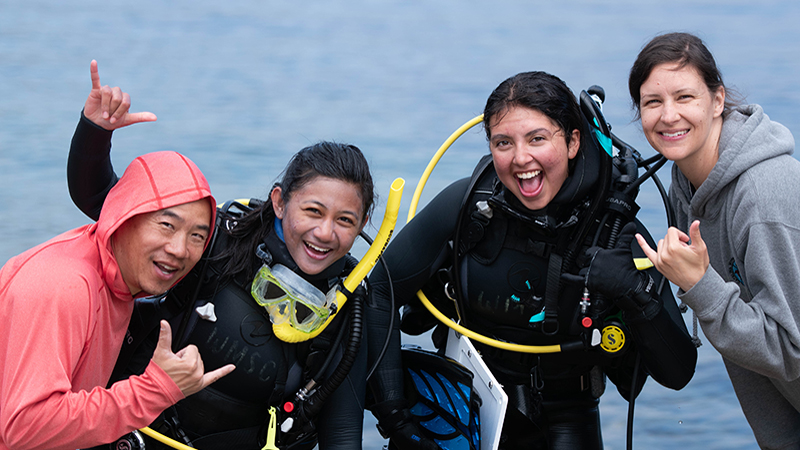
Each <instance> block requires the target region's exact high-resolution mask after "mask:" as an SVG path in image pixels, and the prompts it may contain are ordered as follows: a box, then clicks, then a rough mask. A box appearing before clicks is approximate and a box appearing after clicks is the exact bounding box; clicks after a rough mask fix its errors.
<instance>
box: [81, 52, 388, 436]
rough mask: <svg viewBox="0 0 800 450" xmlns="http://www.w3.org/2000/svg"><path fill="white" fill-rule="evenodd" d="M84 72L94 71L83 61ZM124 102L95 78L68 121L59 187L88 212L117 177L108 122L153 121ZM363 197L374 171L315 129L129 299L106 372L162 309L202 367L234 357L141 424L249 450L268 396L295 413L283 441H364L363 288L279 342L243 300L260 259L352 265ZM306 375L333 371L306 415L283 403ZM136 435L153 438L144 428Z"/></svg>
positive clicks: (145, 338)
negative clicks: (258, 189)
mask: <svg viewBox="0 0 800 450" xmlns="http://www.w3.org/2000/svg"><path fill="white" fill-rule="evenodd" d="M92 75H93V77H97V76H98V75H97V72H96V67H95V66H94V65H93V71H92ZM97 85H99V81H98V83H97ZM129 106H130V100H129V98H128V97H127V94H124V93H122V91H121V90H119V89H118V88H114V89H111V88H108V87H103V88H101V89H93V91H92V93H91V94H90V96H89V98H88V100H87V102H86V105H85V107H84V111H83V114H82V116H81V120H80V123H79V125H78V127H77V130H76V131H75V135H74V137H73V141H72V147H71V149H70V158H69V164H68V179H69V185H70V193H71V195H72V197H73V200H74V201H75V203H76V204H77V205H78V207H79V208H80V209H81V210H82V211H84V212H85V213H86V214H87V215H89V216H90V217H93V218H97V216H98V215H99V211H100V208H101V206H102V202H103V199H104V198H105V194H106V193H107V191H108V189H110V187H111V186H113V185H114V183H115V182H116V180H117V176H116V175H115V174H114V171H113V167H112V166H111V161H110V150H111V134H112V131H113V130H114V129H116V128H119V127H122V126H126V125H129V124H132V123H137V122H139V121H148V120H155V117H154V116H152V115H151V114H149V113H137V114H133V113H129V112H128V108H129ZM112 119H113V121H112ZM372 206H373V183H372V177H371V174H370V171H369V166H368V165H367V162H366V160H365V159H364V156H363V155H362V153H361V151H360V150H359V149H358V148H356V147H355V146H352V145H345V144H337V143H330V142H321V143H318V144H315V145H312V146H309V147H306V148H304V149H303V150H301V151H300V152H298V153H297V154H295V155H294V156H293V157H292V159H291V161H290V162H289V165H288V166H287V167H286V169H285V170H284V174H283V178H282V179H281V181H280V182H279V183H277V184H276V185H275V186H274V187H273V189H272V191H271V193H270V198H269V199H268V200H267V201H264V202H260V201H251V202H250V204H249V206H246V205H238V206H235V207H233V208H227V207H223V208H220V210H219V214H218V216H219V222H218V227H217V230H219V232H218V233H217V234H216V236H215V238H214V243H213V244H211V245H210V246H209V249H208V250H207V251H206V254H205V255H204V258H203V260H201V262H200V263H198V264H197V266H196V267H195V269H194V270H193V271H192V272H190V273H189V275H187V276H186V278H184V279H183V280H181V282H180V283H179V284H178V285H177V286H176V287H175V288H174V289H173V290H172V291H171V292H170V293H168V294H167V296H166V298H165V299H163V301H160V300H150V301H147V302H141V304H138V305H137V309H136V310H135V312H134V317H133V319H132V321H131V327H130V328H129V338H128V340H127V342H126V344H125V345H124V346H123V349H122V350H121V353H120V358H119V360H118V362H117V366H116V368H115V371H114V375H112V378H113V377H117V378H120V377H125V376H128V375H130V374H131V373H136V372H137V371H138V370H139V369H140V367H141V368H143V367H144V366H143V365H142V364H146V362H147V361H149V359H150V358H151V356H152V350H153V348H154V345H155V342H156V341H153V336H154V334H153V333H151V332H150V328H151V327H152V326H153V324H158V319H159V318H166V319H168V320H169V321H170V323H171V327H172V330H173V334H174V337H173V342H174V344H175V345H180V346H184V345H187V344H194V345H196V346H197V347H198V349H199V351H200V353H201V355H202V356H203V361H204V364H205V367H206V369H207V370H208V369H211V368H215V367H220V366H223V365H225V364H229V363H233V364H235V365H236V369H235V370H234V371H233V372H232V373H231V374H230V375H229V376H228V378H227V380H226V381H227V382H226V383H224V384H223V383H219V382H218V383H217V384H216V385H215V386H214V389H205V390H203V391H202V392H201V393H200V394H198V395H195V396H192V397H189V398H186V399H184V400H182V401H181V402H179V403H178V404H177V405H176V406H175V407H174V408H172V409H170V410H167V411H166V412H165V413H164V414H163V415H162V417H161V418H160V420H159V421H157V422H155V423H154V424H153V425H152V426H151V428H153V429H156V430H157V431H159V432H162V433H164V434H165V435H167V436H168V437H171V438H173V439H176V440H178V441H179V442H184V443H187V444H190V445H193V446H195V447H197V448H201V449H207V450H208V449H227V448H240V449H248V448H252V449H260V448H262V447H263V446H264V444H265V441H266V439H267V433H268V429H267V426H268V423H269V419H270V414H271V413H270V408H271V407H276V409H275V410H274V414H277V424H278V428H280V425H282V424H284V422H285V420H286V419H287V418H288V417H290V416H291V417H292V419H293V421H294V427H293V428H292V429H291V430H290V432H289V433H283V432H280V431H277V436H276V439H277V441H276V444H277V445H279V446H280V448H281V449H286V448H299V449H305V448H312V447H313V446H314V445H315V444H316V443H317V441H318V443H319V446H320V448H322V449H355V448H361V439H362V432H361V431H362V423H363V406H364V391H365V383H366V380H365V379H366V376H365V375H366V346H361V348H362V350H363V351H359V350H358V349H359V346H358V341H357V338H354V337H353V336H356V331H354V329H356V328H359V329H360V327H361V324H360V323H356V321H357V320H358V321H360V318H358V319H357V318H356V316H355V315H352V316H351V311H350V310H351V309H354V308H355V307H356V304H358V303H359V302H363V301H364V298H363V297H364V296H365V292H364V291H363V288H359V289H357V290H356V291H355V293H354V295H353V298H351V299H350V301H348V302H347V303H346V304H345V305H344V307H343V309H342V311H341V312H340V313H339V314H337V315H336V318H335V319H334V320H333V322H331V324H330V326H328V327H327V328H326V329H325V331H323V332H322V333H321V334H320V335H319V336H318V337H316V338H314V339H311V340H307V341H305V342H301V343H294V344H288V343H286V342H283V341H281V340H279V339H278V338H277V337H276V336H275V335H273V329H272V324H271V323H270V316H269V314H268V313H267V311H266V310H265V308H264V307H262V306H259V305H258V304H257V303H256V301H254V297H253V296H252V295H251V285H252V283H253V279H254V277H255V276H256V274H257V272H259V269H260V268H261V267H262V265H264V264H268V265H270V266H272V268H273V273H277V272H276V271H275V269H274V268H275V265H276V264H281V265H283V266H285V267H288V268H289V269H290V270H291V271H293V272H294V273H296V274H298V275H300V276H301V277H302V278H303V279H305V280H306V281H308V282H310V283H311V284H312V285H313V286H314V287H315V288H317V289H319V290H320V291H321V292H322V293H323V294H324V293H326V292H328V291H329V290H330V289H331V288H332V287H334V286H335V285H337V284H338V283H339V282H340V281H341V280H342V279H343V277H344V276H346V275H347V274H348V273H349V271H351V270H352V269H353V267H354V266H355V263H356V262H357V261H355V259H354V258H353V257H352V256H350V255H349V254H348V252H349V250H350V248H351V246H352V245H353V242H354V240H355V239H356V236H357V235H358V234H359V233H360V232H361V230H362V228H363V227H364V224H365V223H366V221H367V219H368V216H369V214H370V213H371V210H372ZM270 259H271V261H269V260H270ZM359 297H360V298H359ZM207 304H212V305H213V316H215V317H212V314H210V313H209V307H208V306H206V307H205V308H203V309H200V310H198V309H197V307H199V306H204V305H207ZM351 317H352V318H351ZM154 330H155V333H156V335H157V332H158V331H157V327H156V328H154ZM358 333H360V331H359V332H358ZM353 346H355V347H353ZM329 355H333V359H332V360H331V361H327V357H328V356H329ZM344 360H347V363H348V364H351V365H352V366H351V368H350V370H349V373H348V372H347V371H346V370H343V369H342V368H341V367H344V366H343V364H344V363H343V362H341V361H344ZM340 362H341V363H340ZM340 366H341V367H340ZM337 370H339V372H336V371H337ZM319 374H321V377H317V376H316V375H319ZM332 374H333V375H332ZM312 376H315V380H316V381H317V382H320V383H321V384H322V385H323V386H325V382H326V380H328V379H331V378H335V377H338V379H339V382H340V384H338V387H335V385H332V386H334V387H332V388H330V389H334V390H333V391H332V392H329V393H328V395H329V397H328V398H327V401H325V402H324V403H321V405H322V406H321V409H320V407H319V403H318V404H316V405H315V406H313V407H312V408H311V409H313V410H314V411H315V412H318V414H316V415H315V416H313V417H310V418H308V420H307V421H306V422H307V423H303V419H304V417H299V416H298V415H302V414H305V413H306V412H305V411H306V410H303V412H302V414H300V412H298V411H299V410H300V408H299V407H298V406H297V405H298V403H295V405H293V406H294V407H295V410H294V411H289V409H291V406H288V407H287V404H286V402H287V401H293V400H295V394H296V393H297V392H298V390H300V389H301V388H302V387H303V386H304V385H305V384H306V382H307V381H308V380H309V379H310V378H311V377H312ZM342 377H343V379H342ZM113 381H114V380H113V379H112V382H113ZM329 387H330V386H329ZM319 398H320V397H319V396H317V397H316V398H315V397H314V396H313V395H312V396H311V400H316V401H318V402H319V401H320V400H319ZM314 408H316V409H314ZM292 413H293V414H294V415H292ZM304 425H305V428H303V426H304ZM301 429H303V430H304V431H303V432H302V433H297V432H299V431H300V430H301ZM146 445H147V448H148V449H150V448H162V444H160V443H158V442H155V441H153V440H149V439H148V440H147V442H146Z"/></svg>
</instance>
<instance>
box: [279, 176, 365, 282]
mask: <svg viewBox="0 0 800 450" xmlns="http://www.w3.org/2000/svg"><path fill="white" fill-rule="evenodd" d="M270 198H271V200H272V206H273V207H274V209H275V216H277V217H278V218H279V219H281V220H282V225H283V237H284V241H285V242H286V247H287V249H288V250H289V254H290V255H291V256H292V259H294V262H295V263H296V264H297V266H298V267H299V268H300V270H302V271H303V272H305V273H306V274H308V275H315V274H318V273H320V272H322V271H323V270H325V269H326V268H327V267H328V266H330V265H331V264H333V263H334V262H336V261H337V260H339V259H340V258H341V257H343V256H344V255H346V254H347V252H349V251H350V248H351V247H352V246H353V242H354V241H355V239H356V236H358V234H359V233H360V232H361V229H362V228H364V224H365V223H366V217H362V216H361V215H362V211H363V209H364V204H363V202H362V200H361V196H360V194H359V189H358V187H357V186H356V185H354V184H352V183H347V182H345V181H341V180H337V179H333V178H328V177H323V176H318V177H316V178H314V179H313V180H311V181H310V182H309V183H308V184H306V185H305V186H303V187H302V188H300V189H297V190H296V191H294V192H293V193H292V195H291V197H290V198H289V200H288V201H284V199H283V197H282V191H281V188H280V187H276V188H275V189H273V190H272V194H270Z"/></svg>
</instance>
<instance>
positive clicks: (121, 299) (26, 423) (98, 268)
mask: <svg viewBox="0 0 800 450" xmlns="http://www.w3.org/2000/svg"><path fill="white" fill-rule="evenodd" d="M204 198H207V199H208V200H209V204H210V205H211V211H212V216H211V224H210V225H211V226H213V224H214V214H215V212H216V209H215V207H214V198H213V197H212V196H211V191H210V189H209V186H208V183H207V181H206V179H205V177H203V174H202V173H201V172H200V170H199V169H198V168H197V167H196V166H195V165H194V163H192V162H191V161H190V160H189V159H187V158H186V157H184V156H182V155H180V154H178V153H175V152H157V153H150V154H147V155H144V156H140V157H138V158H136V159H135V160H134V161H133V162H132V163H131V164H130V166H128V169H127V170H126V171H125V174H124V175H123V176H122V178H120V180H119V182H118V183H117V185H116V186H115V187H114V188H113V189H112V190H111V191H110V193H109V195H108V198H107V200H106V202H105V207H104V208H103V211H102V213H101V215H100V219H99V220H98V221H97V223H95V224H92V225H86V226H83V227H80V228H76V229H74V230H72V231H68V232H66V233H64V234H61V235H59V236H56V237H55V238H53V239H51V240H49V241H47V242H45V243H44V244H41V245H38V246H36V247H34V248H32V249H30V250H28V251H26V252H24V253H22V254H20V255H18V256H15V257H13V258H11V259H10V260H9V261H8V262H7V263H6V264H5V266H3V268H2V269H0V450H4V449H15V450H21V449H45V448H46V449H75V448H83V447H91V446H94V445H99V444H103V443H108V442H112V441H114V440H116V439H117V438H119V437H120V436H122V435H124V434H125V433H128V432H130V431H132V430H134V429H137V428H141V427H144V426H147V425H148V424H150V423H151V422H152V421H153V420H154V419H155V418H156V417H157V416H158V415H159V414H160V413H161V411H163V410H164V409H165V408H167V407H169V406H170V405H173V404H175V403H176V402H177V401H178V400H181V399H182V398H183V394H182V393H181V391H180V389H179V388H178V386H177V385H176V384H175V383H174V382H173V381H172V380H171V379H170V378H169V376H167V374H166V373H165V372H164V371H163V370H161V368H160V367H158V366H157V365H156V364H155V363H153V362H150V365H149V366H148V367H147V370H146V371H145V372H144V374H142V375H140V376H135V377H131V378H129V379H127V380H123V381H120V382H117V383H115V384H114V385H112V386H111V388H110V389H106V388H105V386H106V384H107V383H108V380H109V377H110V375H111V371H112V369H113V368H114V363H115V362H116V359H117V355H118V353H119V350H120V347H121V345H122V341H123V338H124V337H125V332H126V330H127V328H128V322H129V320H130V317H131V312H132V310H133V303H134V302H133V298H132V296H131V293H130V291H129V289H128V287H127V285H126V284H125V282H124V281H123V279H122V275H121V274H120V270H119V266H118V264H117V261H116V259H115V258H114V254H113V252H112V250H111V244H110V237H111V235H112V234H113V233H114V231H115V230H117V229H118V228H119V226H120V225H121V224H122V223H124V222H125V221H126V220H128V219H130V218H131V217H133V216H134V215H137V214H142V213H148V212H153V211H158V210H161V209H164V208H169V207H172V206H177V205H180V204H184V203H189V202H193V201H196V200H200V199H204ZM212 231H213V230H212ZM209 235H210V233H209ZM206 245H207V242H206Z"/></svg>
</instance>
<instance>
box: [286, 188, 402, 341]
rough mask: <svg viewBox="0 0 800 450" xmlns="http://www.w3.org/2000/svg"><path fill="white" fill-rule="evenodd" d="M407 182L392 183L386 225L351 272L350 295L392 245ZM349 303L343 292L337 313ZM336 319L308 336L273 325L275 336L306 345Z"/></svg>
mask: <svg viewBox="0 0 800 450" xmlns="http://www.w3.org/2000/svg"><path fill="white" fill-rule="evenodd" d="M405 183H406V182H405V180H403V179H402V178H397V179H395V180H394V181H393V182H392V185H391V188H390V190H389V198H388V199H387V200H386V212H384V214H383V222H382V223H381V227H380V228H379V229H378V234H377V235H375V239H374V241H373V242H372V245H371V246H370V247H369V249H368V250H367V252H366V253H365V254H364V257H363V258H361V261H359V263H358V265H356V267H355V269H353V271H352V272H350V275H348V276H347V278H345V280H344V282H343V284H344V288H345V289H347V290H348V291H349V292H353V291H354V290H355V289H356V288H357V287H358V285H359V284H360V283H361V280H363V279H364V278H365V277H366V276H367V274H368V273H369V271H370V270H372V267H373V266H375V263H377V262H378V258H380V256H381V254H383V251H384V250H385V249H386V246H387V245H388V244H389V239H390V238H391V237H392V233H393V232H394V227H395V224H396V223H397V214H398V212H399V211H400V199H401V198H402V197H403V187H404V186H405ZM346 301H347V296H346V295H345V294H343V293H342V292H341V291H337V292H336V297H335V299H334V307H335V311H337V312H338V311H340V310H341V309H342V307H343V306H344V304H345V302H346ZM335 317H336V313H333V314H331V315H330V317H328V320H327V321H325V323H324V324H322V325H321V326H320V327H319V328H318V329H316V330H315V331H312V332H311V333H305V332H302V331H300V330H297V329H295V328H294V327H292V325H291V324H290V323H289V322H284V323H281V324H278V325H275V324H273V325H272V330H273V332H274V334H275V336H276V337H277V338H278V339H280V340H282V341H283V342H287V343H296V342H303V341H307V340H309V339H313V338H315V337H317V336H318V335H319V334H320V333H322V331H323V330H325V328H326V327H327V326H328V324H330V323H331V321H332V320H333V319H334V318H335Z"/></svg>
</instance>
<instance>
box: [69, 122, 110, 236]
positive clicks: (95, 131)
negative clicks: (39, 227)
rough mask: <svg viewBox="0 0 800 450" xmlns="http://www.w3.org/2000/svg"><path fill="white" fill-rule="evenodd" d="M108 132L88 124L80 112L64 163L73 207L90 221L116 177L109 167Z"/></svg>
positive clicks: (98, 215)
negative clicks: (65, 162)
mask: <svg viewBox="0 0 800 450" xmlns="http://www.w3.org/2000/svg"><path fill="white" fill-rule="evenodd" d="M111 134H112V132H111V131H108V130H105V129H103V128H101V127H99V126H97V125H95V124H94V123H92V122H91V121H90V120H89V119H87V118H86V116H84V115H83V112H81V120H80V121H79V122H78V126H77V128H76V129H75V134H74V135H73V136H72V144H71V145H70V148H69V159H68V160H67V184H68V185H69V195H70V197H72V201H73V202H74V203H75V206H77V207H78V209H80V210H81V211H82V212H83V213H84V214H86V215H87V216H89V218H91V219H92V220H97V219H98V218H99V217H100V210H101V209H102V208H103V202H104V201H105V199H106V195H108V191H110V190H111V188H112V187H114V185H115V184H117V181H118V180H119V177H118V176H117V174H116V173H114V168H113V167H112V165H111Z"/></svg>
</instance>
